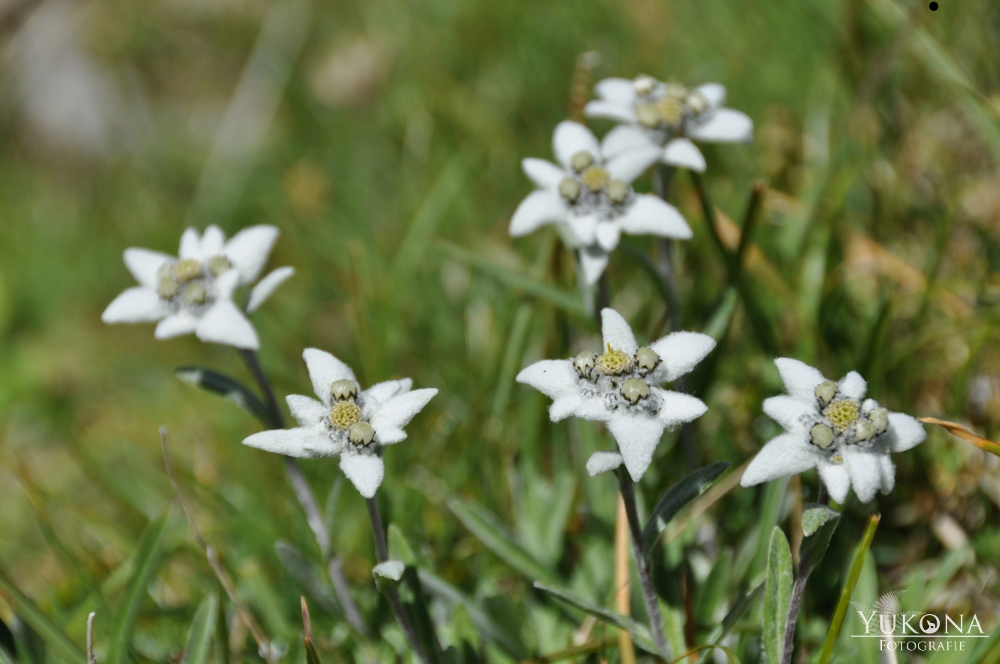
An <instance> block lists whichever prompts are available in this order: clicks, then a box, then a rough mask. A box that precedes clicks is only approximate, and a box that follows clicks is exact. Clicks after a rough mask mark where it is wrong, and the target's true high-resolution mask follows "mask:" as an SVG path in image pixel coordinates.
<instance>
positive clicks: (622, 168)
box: [604, 145, 661, 182]
mask: <svg viewBox="0 0 1000 664" xmlns="http://www.w3.org/2000/svg"><path fill="white" fill-rule="evenodd" d="M660 153H661V150H660V148H659V147H657V146H655V145H649V146H646V147H641V148H636V149H634V150H628V151H626V152H622V153H620V154H618V155H616V156H615V157H614V158H613V159H610V160H609V161H608V162H607V163H606V164H605V165H604V167H605V168H606V169H608V173H610V174H611V177H612V178H614V179H616V180H624V181H625V182H632V180H634V179H636V178H637V177H639V176H640V175H642V174H643V173H644V172H645V171H646V169H647V168H649V167H650V166H652V165H653V164H655V163H656V162H658V161H659V160H660Z"/></svg>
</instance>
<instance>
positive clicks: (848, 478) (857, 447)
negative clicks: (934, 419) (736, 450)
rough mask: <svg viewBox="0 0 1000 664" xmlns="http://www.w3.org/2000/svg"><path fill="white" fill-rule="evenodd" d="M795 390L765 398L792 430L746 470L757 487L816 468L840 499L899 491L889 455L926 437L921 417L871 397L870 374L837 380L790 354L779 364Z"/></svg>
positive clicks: (747, 482)
mask: <svg viewBox="0 0 1000 664" xmlns="http://www.w3.org/2000/svg"><path fill="white" fill-rule="evenodd" d="M774 363H775V364H776V365H777V366H778V371H779V372H780V373H781V378H782V380H783V381H784V382H785V387H786V388H787V389H788V394H782V395H780V396H776V397H771V398H770V399H767V400H765V401H764V412H765V413H766V414H767V415H768V416H769V417H770V418H771V419H773V420H774V421H776V422H777V423H778V424H780V425H781V426H782V427H784V428H785V431H786V432H785V433H783V434H781V435H780V436H778V437H777V438H774V439H773V440H771V441H770V442H768V443H767V444H766V445H765V446H764V448H763V449H762V450H761V451H760V452H759V453H758V454H757V456H756V457H755V458H754V460H753V461H752V462H751V463H750V466H749V467H747V470H746V472H745V473H744V474H743V479H742V481H741V484H742V485H743V486H753V485H754V484H760V483H761V482H767V481H770V480H773V479H775V478H777V477H784V476H786V475H794V474H796V473H801V472H803V471H806V470H809V469H810V468H816V469H817V470H818V471H819V476H820V478H821V479H822V480H823V484H824V485H826V488H827V490H828V491H829V492H830V496H831V497H832V498H833V499H834V500H836V501H837V502H838V503H842V502H844V499H846V498H847V492H848V489H850V488H851V487H852V486H853V487H854V493H855V494H857V496H858V499H859V500H861V502H863V503H867V502H869V501H870V500H871V499H872V498H874V497H875V493H876V492H877V491H878V490H879V489H881V490H882V492H883V493H889V492H890V491H892V487H893V486H894V485H895V483H896V468H895V466H894V465H893V463H892V459H891V458H890V457H889V453H890V452H904V451H906V450H908V449H910V448H912V447H914V446H915V445H918V444H919V443H921V442H922V441H923V440H924V438H925V437H926V433H925V432H924V428H923V426H922V425H921V424H920V422H919V421H918V420H917V419H916V418H913V417H910V416H909V415H904V414H902V413H893V412H889V411H888V410H886V409H885V408H883V407H882V406H880V405H879V404H878V402H877V401H875V400H874V399H865V392H866V390H867V389H868V385H867V383H865V379H864V378H862V377H861V375H860V374H858V373H857V372H856V371H852V372H850V373H848V374H847V375H846V376H844V377H843V378H841V379H840V382H837V383H834V382H833V381H830V380H827V379H826V378H825V377H824V376H823V374H821V373H820V372H819V371H818V370H816V369H814V368H812V367H810V366H809V365H807V364H804V363H802V362H799V361H798V360H793V359H791V358H786V357H783V358H778V359H777V360H775V361H774Z"/></svg>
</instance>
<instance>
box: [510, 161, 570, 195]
mask: <svg viewBox="0 0 1000 664" xmlns="http://www.w3.org/2000/svg"><path fill="white" fill-rule="evenodd" d="M521 168H523V169H524V174H525V175H527V176H528V178H529V179H530V180H531V181H532V182H534V183H535V184H536V185H538V186H539V187H542V188H543V189H555V188H556V187H558V186H559V183H560V182H562V179H563V178H564V177H566V171H564V170H563V169H561V168H559V167H558V166H556V165H555V164H553V163H552V162H551V161H545V160H544V159H534V158H532V157H528V158H527V159H523V160H521Z"/></svg>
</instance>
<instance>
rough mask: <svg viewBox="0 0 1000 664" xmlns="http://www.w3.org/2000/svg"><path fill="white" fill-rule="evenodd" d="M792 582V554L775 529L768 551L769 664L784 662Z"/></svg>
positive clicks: (766, 629)
mask: <svg viewBox="0 0 1000 664" xmlns="http://www.w3.org/2000/svg"><path fill="white" fill-rule="evenodd" d="M792 581H793V575H792V551H791V549H789V547H788V539H787V538H786V537H785V533H784V532H782V530H781V528H779V527H778V526H775V527H774V530H773V531H772V532H771V545H770V546H769V547H768V553H767V582H766V584H767V585H766V587H765V589H764V654H765V657H766V659H767V661H768V662H780V661H782V659H781V658H782V655H783V654H784V651H785V624H786V623H787V622H788V607H789V605H790V604H791V601H792Z"/></svg>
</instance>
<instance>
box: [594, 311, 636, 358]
mask: <svg viewBox="0 0 1000 664" xmlns="http://www.w3.org/2000/svg"><path fill="white" fill-rule="evenodd" d="M601 333H602V335H603V336H604V347H607V345H608V344H611V348H612V349H614V350H620V351H624V352H626V353H628V354H629V355H632V354H633V353H635V351H636V349H637V348H639V344H637V343H636V342H635V335H634V334H632V328H631V327H629V324H628V321H626V320H625V319H624V318H623V317H622V315H621V314H620V313H618V312H617V311H615V310H614V309H611V308H604V309H602V310H601ZM602 350H604V348H602Z"/></svg>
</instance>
